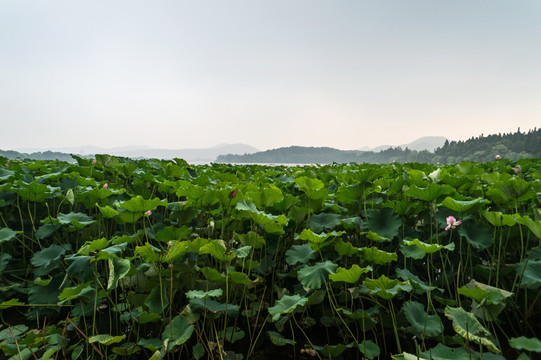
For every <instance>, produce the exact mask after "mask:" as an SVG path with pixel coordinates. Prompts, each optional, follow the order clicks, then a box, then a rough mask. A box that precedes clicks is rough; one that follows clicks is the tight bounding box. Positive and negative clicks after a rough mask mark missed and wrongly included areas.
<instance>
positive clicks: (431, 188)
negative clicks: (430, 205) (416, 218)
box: [405, 183, 455, 202]
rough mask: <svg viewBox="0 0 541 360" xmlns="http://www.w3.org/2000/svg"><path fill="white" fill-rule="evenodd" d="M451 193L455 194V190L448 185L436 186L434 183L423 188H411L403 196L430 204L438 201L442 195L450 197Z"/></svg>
mask: <svg viewBox="0 0 541 360" xmlns="http://www.w3.org/2000/svg"><path fill="white" fill-rule="evenodd" d="M453 192H455V189H453V188H452V187H450V186H449V185H438V184H435V183H430V185H428V187H425V188H422V187H417V186H412V187H410V188H409V189H408V190H406V192H405V194H406V195H408V196H412V197H415V198H417V199H420V200H423V201H428V202H431V201H436V200H438V199H439V198H440V197H442V196H443V195H450V194H452V193H453Z"/></svg>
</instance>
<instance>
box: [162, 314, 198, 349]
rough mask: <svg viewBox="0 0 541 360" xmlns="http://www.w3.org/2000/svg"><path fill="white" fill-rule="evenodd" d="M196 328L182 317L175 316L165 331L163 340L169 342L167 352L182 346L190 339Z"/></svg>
mask: <svg viewBox="0 0 541 360" xmlns="http://www.w3.org/2000/svg"><path fill="white" fill-rule="evenodd" d="M193 331H194V327H193V326H192V324H190V323H189V322H188V321H187V320H186V319H185V318H184V317H183V316H182V315H178V316H175V317H174V318H173V320H171V322H170V323H169V324H167V326H166V327H165V329H164V330H163V333H162V340H163V341H164V342H167V350H168V351H170V350H172V349H173V348H174V347H175V346H178V345H182V344H184V343H185V342H186V341H188V340H189V339H190V337H191V336H192V333H193Z"/></svg>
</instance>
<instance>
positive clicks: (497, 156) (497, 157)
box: [494, 155, 502, 159]
mask: <svg viewBox="0 0 541 360" xmlns="http://www.w3.org/2000/svg"><path fill="white" fill-rule="evenodd" d="M501 158H502V157H501V156H500V155H496V156H494V159H501Z"/></svg>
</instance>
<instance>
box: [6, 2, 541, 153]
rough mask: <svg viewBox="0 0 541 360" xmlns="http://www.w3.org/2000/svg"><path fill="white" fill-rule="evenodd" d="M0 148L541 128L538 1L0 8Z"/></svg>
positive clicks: (381, 137) (329, 141)
mask: <svg viewBox="0 0 541 360" xmlns="http://www.w3.org/2000/svg"><path fill="white" fill-rule="evenodd" d="M0 121H1V126H0V149H4V150H6V149H21V148H57V147H64V146H81V145H96V146H101V147H106V148H108V147H115V146H125V145H146V146H151V147H155V148H164V149H182V148H204V147H210V146H214V145H217V144H220V143H245V144H249V145H252V146H255V147H256V148H258V149H260V150H265V149H272V148H277V147H282V146H290V145H302V146H331V147H335V148H338V149H358V148H362V147H363V146H370V147H373V146H378V145H384V144H389V145H398V144H404V143H409V142H411V141H413V140H415V139H417V138H419V137H421V136H445V137H447V138H449V139H451V140H465V139H467V138H470V137H472V136H478V135H480V134H481V133H483V134H485V135H487V134H492V133H499V132H502V133H503V132H514V131H516V129H517V128H518V127H520V128H521V130H523V131H524V130H527V129H530V128H534V127H538V128H539V127H541V1H539V0H506V1H501V0H483V1H481V0H452V1H451V0H370V1H365V0H348V1H345V0H344V1H341V0H325V1H322V0H302V1H301V0H272V1H271V0H266V1H261V0H227V1H225V0H192V1H180V0H170V1H165V0H152V1H149V0H144V1H143V0H114V1H111V0H107V1H105V0H98V1H97V0H92V1H73V0H64V1H59V0H47V1H30V0H0Z"/></svg>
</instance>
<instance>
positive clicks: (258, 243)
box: [235, 231, 265, 249]
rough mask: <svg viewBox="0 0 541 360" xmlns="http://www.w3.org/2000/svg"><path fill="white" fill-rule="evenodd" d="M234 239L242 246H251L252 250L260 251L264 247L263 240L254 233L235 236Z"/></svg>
mask: <svg viewBox="0 0 541 360" xmlns="http://www.w3.org/2000/svg"><path fill="white" fill-rule="evenodd" d="M235 238H236V239H237V240H238V241H239V242H240V243H241V244H242V245H244V246H251V247H253V248H254V249H261V248H262V247H263V245H265V239H264V238H263V237H262V236H260V235H259V234H258V233H256V232H255V231H249V232H248V233H247V234H236V235H235Z"/></svg>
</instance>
